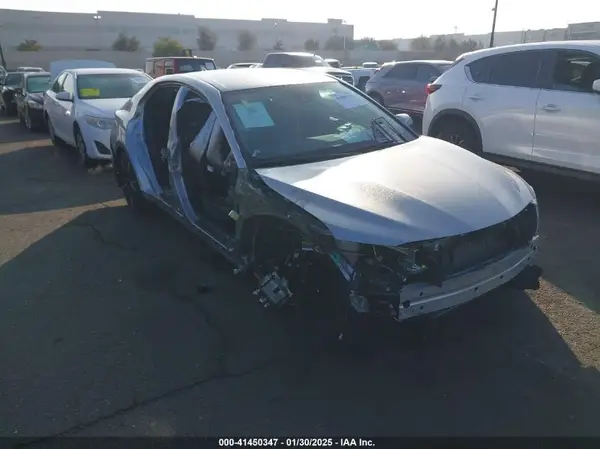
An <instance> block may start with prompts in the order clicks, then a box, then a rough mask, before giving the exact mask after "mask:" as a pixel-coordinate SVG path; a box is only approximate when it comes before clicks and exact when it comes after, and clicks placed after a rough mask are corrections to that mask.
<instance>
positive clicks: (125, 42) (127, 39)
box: [112, 33, 140, 52]
mask: <svg viewBox="0 0 600 449" xmlns="http://www.w3.org/2000/svg"><path fill="white" fill-rule="evenodd" d="M112 49H113V50H114V51H129V52H136V51H138V50H139V49H140V41H139V40H138V39H137V38H136V37H134V36H127V35H126V34H125V33H119V37H117V39H116V40H115V41H114V42H113V44H112Z"/></svg>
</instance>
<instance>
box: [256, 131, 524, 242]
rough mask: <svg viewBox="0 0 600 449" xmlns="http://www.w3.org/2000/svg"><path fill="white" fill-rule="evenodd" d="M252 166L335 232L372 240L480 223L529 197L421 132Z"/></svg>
mask: <svg viewBox="0 0 600 449" xmlns="http://www.w3.org/2000/svg"><path fill="white" fill-rule="evenodd" d="M256 171H257V173H258V174H259V176H260V177H261V178H262V179H263V181H264V182H265V183H266V184H267V185H268V186H269V187H270V188H271V189H273V190H274V191H276V192H277V193H279V194H280V195H282V196H283V197H285V198H287V199H288V200H290V201H292V202H294V203H295V204H297V205H298V206H300V207H301V208H303V209H304V210H306V211H307V212H308V213H310V214H312V215H313V216H315V217H316V218H318V219H319V220H320V221H321V222H323V223H324V224H325V225H326V226H327V227H328V228H329V230H330V231H331V233H332V234H333V236H334V237H335V238H337V239H339V240H345V241H351V242H358V243H368V244H375V245H387V246H396V245H402V244H404V243H408V242H417V241H422V240H429V239H435V238H440V237H448V236H452V235H459V234H464V233H466V232H471V231H475V230H478V229H482V228H485V227H488V226H491V225H494V224H497V223H500V222H502V221H504V220H507V219H509V218H511V217H513V216H514V215H516V214H517V213H519V212H520V211H521V210H523V209H524V208H525V207H526V206H527V205H528V204H529V203H530V202H531V201H533V200H534V199H535V193H534V191H533V189H532V188H531V186H529V184H527V183H526V182H525V181H524V180H523V179H521V178H520V177H519V176H517V175H516V174H515V173H513V172H512V171H510V170H508V169H506V168H504V167H502V166H500V165H497V164H494V163H492V162H489V161H487V160H485V159H483V158H480V157H479V156H476V155H474V154H472V153H470V152H468V151H466V150H464V149H462V148H459V147H457V146H454V145H452V144H450V143H447V142H444V141H442V140H438V139H433V138H431V137H424V136H422V137H420V138H418V139H416V140H414V141H411V142H408V143H405V144H401V145H397V146H394V147H391V148H388V149H385V150H381V151H374V152H371V153H366V154H361V155H358V156H350V157H346V158H341V159H334V160H328V161H323V162H315V163H310V164H302V165H295V166H287V167H275V168H261V169H257V170H256Z"/></svg>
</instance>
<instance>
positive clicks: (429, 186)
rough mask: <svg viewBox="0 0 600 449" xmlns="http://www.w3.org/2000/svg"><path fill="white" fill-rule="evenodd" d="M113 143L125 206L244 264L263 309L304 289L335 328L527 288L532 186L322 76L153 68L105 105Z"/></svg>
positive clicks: (298, 296) (532, 271)
mask: <svg viewBox="0 0 600 449" xmlns="http://www.w3.org/2000/svg"><path fill="white" fill-rule="evenodd" d="M290 105H294V107H293V108H291V107H290ZM402 117H404V116H402ZM111 150H112V152H113V158H114V160H115V164H114V167H115V176H116V181H117V183H118V185H119V186H120V187H121V188H122V189H123V193H124V196H125V198H126V200H127V203H128V205H129V206H130V207H131V208H132V209H133V210H135V211H140V212H143V211H145V210H147V208H148V207H149V206H150V204H154V205H158V206H160V207H161V208H163V209H164V210H165V211H167V212H169V213H170V214H171V215H172V216H173V217H174V218H175V219H177V220H178V221H180V222H182V223H184V224H185V225H186V226H187V227H188V228H190V229H191V230H192V231H194V232H195V233H196V234H198V235H199V236H201V237H202V238H204V239H205V240H206V241H207V242H208V243H209V244H211V245H212V246H213V248H215V249H216V250H217V251H219V252H220V253H221V254H222V255H223V256H224V257H226V258H227V259H228V260H230V261H231V262H232V263H233V264H234V265H235V273H244V272H247V273H251V274H253V275H254V276H255V277H256V279H257V290H256V291H255V294H256V295H257V296H258V298H259V300H260V303H261V304H263V305H264V306H270V307H281V306H283V305H285V304H296V305H299V304H303V301H309V300H310V298H317V299H318V300H320V301H322V302H317V304H322V307H323V308H329V307H331V308H333V309H334V310H336V311H337V313H336V314H335V317H336V320H337V321H334V324H335V325H336V326H338V325H339V326H340V329H346V328H344V327H343V326H344V325H343V324H341V323H342V322H344V323H346V322H347V320H350V321H352V322H355V323H356V322H357V320H358V318H359V317H360V316H364V315H363V314H370V315H383V316H386V317H388V318H389V317H391V318H393V319H395V320H397V321H404V320H406V319H408V318H411V317H415V316H418V315H426V314H431V313H435V312H438V311H441V310H446V309H448V308H451V307H454V306H457V305H459V304H463V303H465V302H468V301H470V300H472V299H474V298H476V297H478V296H480V295H483V294H485V293H487V292H489V291H491V290H495V289H497V288H499V287H500V286H502V285H505V284H507V283H509V282H511V281H512V284H511V285H512V286H513V287H515V288H537V287H539V284H538V277H539V275H540V270H539V269H538V268H536V267H535V266H532V265H531V262H532V258H533V256H534V254H535V252H536V248H537V229H538V212H537V201H536V196H535V193H534V190H533V188H532V187H531V186H529V185H528V184H527V183H526V182H525V181H524V180H523V179H521V178H520V177H519V176H518V175H516V174H515V173H514V172H512V171H510V170H508V169H506V168H504V167H502V166H499V165H496V164H494V163H492V162H489V161H486V160H485V159H482V158H480V157H478V156H476V155H474V154H473V153H471V152H469V151H465V150H464V149H462V148H460V147H457V146H454V145H452V144H450V143H447V142H444V141H441V140H438V139H432V138H429V137H420V138H419V137H418V136H417V134H415V133H414V132H413V131H412V130H411V129H410V127H408V126H406V125H404V122H403V120H402V119H401V118H399V117H397V116H395V115H393V114H392V113H391V112H389V111H388V110H387V109H385V108H383V107H382V106H381V105H380V104H378V103H377V102H375V101H373V100H372V99H371V98H370V97H368V96H367V95H366V94H364V93H362V92H360V91H359V90H357V89H356V88H354V87H351V86H348V85H347V84H346V83H344V82H341V81H340V80H336V79H334V78H332V77H330V76H327V75H326V74H324V73H316V72H310V71H302V70H287V69H275V68H274V69H271V70H261V71H257V70H251V69H247V70H222V71H205V72H199V73H194V74H187V75H171V76H165V77H162V78H158V79H156V80H154V81H153V82H151V83H150V84H148V85H147V86H146V87H144V88H143V89H142V90H141V91H140V92H139V93H138V94H137V95H135V96H134V97H133V98H132V99H131V101H130V102H128V103H127V105H126V107H125V108H123V109H121V110H119V111H117V112H116V122H115V123H114V127H113V129H112V132H111ZM336 323H337V324H336ZM340 333H342V334H343V333H344V331H340ZM336 334H338V332H337V331H336Z"/></svg>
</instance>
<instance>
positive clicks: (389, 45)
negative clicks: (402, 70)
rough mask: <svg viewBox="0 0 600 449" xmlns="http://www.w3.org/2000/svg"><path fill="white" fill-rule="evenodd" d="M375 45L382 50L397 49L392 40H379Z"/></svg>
mask: <svg viewBox="0 0 600 449" xmlns="http://www.w3.org/2000/svg"><path fill="white" fill-rule="evenodd" d="M377 46H378V47H379V49H380V50H383V51H392V50H398V47H397V46H396V44H395V43H394V41H392V40H382V41H379V42H377Z"/></svg>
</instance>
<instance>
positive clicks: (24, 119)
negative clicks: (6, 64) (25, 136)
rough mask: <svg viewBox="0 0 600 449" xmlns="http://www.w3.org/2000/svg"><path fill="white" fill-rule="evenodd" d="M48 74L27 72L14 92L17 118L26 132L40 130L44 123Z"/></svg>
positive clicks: (48, 84) (48, 83) (48, 82)
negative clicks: (25, 128)
mask: <svg viewBox="0 0 600 449" xmlns="http://www.w3.org/2000/svg"><path fill="white" fill-rule="evenodd" d="M50 85H51V82H50V73H49V72H29V73H25V74H24V75H23V77H22V81H21V85H20V86H19V88H18V89H17V90H16V91H15V99H16V104H17V116H18V117H19V120H20V122H21V123H22V124H23V125H25V126H26V127H27V129H28V130H30V131H34V130H36V129H39V128H42V127H43V126H44V125H45V122H44V92H46V91H47V90H48V89H49V88H50Z"/></svg>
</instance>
